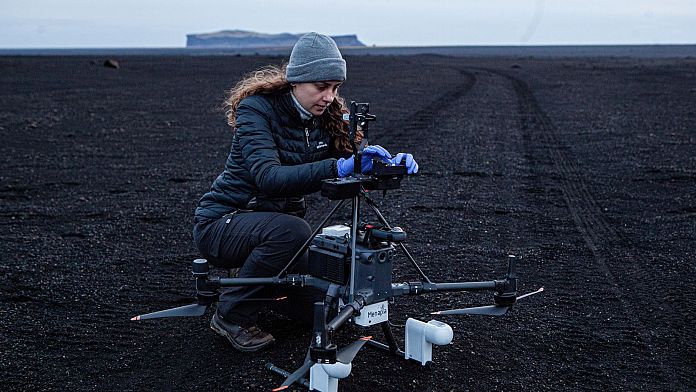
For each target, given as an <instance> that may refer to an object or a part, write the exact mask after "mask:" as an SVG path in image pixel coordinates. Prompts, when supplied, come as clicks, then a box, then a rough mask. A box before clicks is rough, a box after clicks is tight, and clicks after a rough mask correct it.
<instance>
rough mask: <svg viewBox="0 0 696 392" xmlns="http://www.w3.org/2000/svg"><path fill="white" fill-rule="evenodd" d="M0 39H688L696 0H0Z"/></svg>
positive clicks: (51, 43)
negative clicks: (248, 35) (307, 35)
mask: <svg viewBox="0 0 696 392" xmlns="http://www.w3.org/2000/svg"><path fill="white" fill-rule="evenodd" d="M0 2H1V3H2V5H1V7H0V9H1V11H0V48H114V47H121V48H130V47H133V48H139V47H149V48H160V47H162V48H164V47H183V46H185V45H186V34H192V33H207V32H214V31H219V30H236V29H240V30H251V31H257V32H263V33H285V32H288V33H302V32H308V31H317V32H320V33H323V34H328V35H342V34H357V36H358V38H359V39H360V40H361V41H362V42H363V43H365V44H366V45H376V46H439V45H583V44H589V45H596V44H696V0H661V1H645V0H613V1H612V0H607V1H596V0H582V1H580V0H451V1H444V0H429V1H426V0H421V1H416V0H341V1H334V0H311V1H310V0H293V1H290V0H286V1H283V0H246V1H236V0H198V1H193V0H189V1H178V0H168V1H165V0H116V1H107V0H63V1H61V0H0Z"/></svg>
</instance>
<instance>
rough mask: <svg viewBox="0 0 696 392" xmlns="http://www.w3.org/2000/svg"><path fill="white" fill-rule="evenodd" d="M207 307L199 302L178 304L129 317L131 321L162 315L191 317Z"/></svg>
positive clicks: (199, 314)
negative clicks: (177, 305) (176, 306)
mask: <svg viewBox="0 0 696 392" xmlns="http://www.w3.org/2000/svg"><path fill="white" fill-rule="evenodd" d="M207 308H208V306H207V305H201V304H190V305H184V306H179V307H178V308H172V309H166V310H160V311H158V312H152V313H147V314H141V315H140V316H135V317H133V318H131V321H139V320H149V319H156V318H162V317H193V316H202V315H203V313H205V310H206V309H207Z"/></svg>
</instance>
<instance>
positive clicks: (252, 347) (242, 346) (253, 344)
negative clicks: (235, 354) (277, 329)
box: [210, 312, 275, 352]
mask: <svg viewBox="0 0 696 392" xmlns="http://www.w3.org/2000/svg"><path fill="white" fill-rule="evenodd" d="M210 329H212V330H213V331H215V333H217V334H218V335H220V336H222V337H224V338H226V339H227V340H228V341H229V342H230V343H231V344H232V346H233V347H234V348H236V349H237V350H239V351H246V352H253V351H259V350H261V349H262V348H264V347H266V346H270V345H271V344H273V342H275V339H274V338H273V335H271V334H270V333H266V332H263V331H262V330H260V329H259V327H257V326H255V325H254V326H252V327H248V328H244V327H242V326H241V325H237V324H232V323H230V322H227V321H225V320H224V319H223V318H222V317H220V316H218V314H217V312H215V315H214V316H213V318H212V320H210Z"/></svg>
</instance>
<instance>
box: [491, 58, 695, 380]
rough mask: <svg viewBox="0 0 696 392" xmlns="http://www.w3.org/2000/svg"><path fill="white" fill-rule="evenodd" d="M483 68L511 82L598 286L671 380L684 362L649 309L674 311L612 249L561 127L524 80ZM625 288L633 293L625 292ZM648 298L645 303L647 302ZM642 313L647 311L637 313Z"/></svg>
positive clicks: (612, 237) (609, 231)
mask: <svg viewBox="0 0 696 392" xmlns="http://www.w3.org/2000/svg"><path fill="white" fill-rule="evenodd" d="M481 70H483V71H486V72H489V73H492V74H495V75H499V76H502V77H504V78H506V79H508V80H509V81H510V82H511V84H512V88H513V90H514V92H515V94H516V95H517V99H518V115H519V116H520V120H521V130H522V132H524V133H527V134H528V135H530V136H531V139H532V140H534V141H535V143H540V144H541V145H540V146H539V147H540V148H539V150H540V151H545V152H546V153H547V154H548V155H549V157H548V158H550V159H551V161H552V162H553V166H554V168H555V170H556V172H557V174H558V175H557V176H556V178H552V180H554V182H556V183H557V184H558V188H559V190H560V191H561V193H562V196H563V199H564V201H565V203H566V206H567V208H568V211H569V213H570V215H571V217H572V219H573V221H574V223H575V226H576V227H577V229H578V231H579V232H580V234H581V236H582V238H583V240H584V243H585V244H586V245H587V247H588V249H589V250H590V252H591V253H592V255H593V258H594V260H595V264H596V265H597V266H598V268H599V269H600V271H601V272H602V273H603V274H604V275H605V277H606V280H607V285H606V286H605V287H600V288H606V289H608V290H609V291H610V292H611V294H612V295H613V296H614V297H615V298H616V299H617V300H618V301H619V303H620V306H621V310H623V312H624V316H625V318H626V322H624V323H622V326H623V327H625V330H627V331H628V332H630V335H632V336H635V337H636V338H637V339H638V340H639V343H640V344H641V345H642V346H643V348H644V349H645V350H646V352H647V353H648V354H649V356H650V357H651V359H652V361H651V362H652V364H653V365H655V367H656V368H657V369H659V371H660V372H661V373H662V374H661V376H662V378H663V380H672V379H673V378H674V374H673V373H674V372H673V370H674V369H685V368H687V366H686V365H685V364H684V363H682V362H681V360H679V359H678V358H679V357H680V354H679V353H675V352H674V348H670V347H664V346H661V345H660V344H659V343H658V342H657V341H656V339H654V338H653V336H654V330H655V329H659V328H664V327H665V326H664V325H662V323H660V322H659V321H655V318H654V317H652V315H650V314H649V313H650V312H649V310H656V309H662V311H663V312H664V313H666V314H668V315H670V316H672V317H673V315H675V314H676V313H675V311H674V310H673V309H671V307H670V306H669V304H667V303H665V302H660V303H658V302H657V301H656V300H655V298H654V296H653V295H651V294H652V293H651V292H648V291H647V290H646V289H645V287H644V283H646V282H650V274H649V273H648V272H647V271H645V269H643V268H641V267H640V265H639V264H638V263H636V262H630V263H627V262H625V261H624V260H631V261H633V260H635V259H634V258H633V257H627V256H625V255H623V256H622V255H616V254H614V252H613V250H614V249H616V248H617V245H619V244H620V243H621V233H620V232H618V231H617V230H616V229H615V228H614V227H613V226H612V224H611V223H610V222H609V221H607V219H606V218H605V216H604V214H603V213H602V212H601V211H602V210H601V207H600V205H599V204H598V203H597V201H596V200H595V198H594V197H593V195H592V193H591V192H590V190H589V188H588V185H587V182H586V181H585V179H584V174H583V172H582V170H581V168H580V167H579V165H578V163H577V160H576V159H574V158H573V157H571V156H570V154H569V153H568V152H567V150H568V147H567V146H566V145H565V144H564V143H563V141H562V139H561V137H560V135H559V130H558V129H557V128H556V127H555V126H554V124H553V122H552V121H551V119H550V118H549V117H548V115H547V114H546V112H544V110H543V109H542V108H541V106H540V105H539V103H538V101H537V99H536V97H535V95H534V93H533V91H532V90H531V88H530V87H529V86H528V85H527V83H526V82H524V81H523V80H521V79H518V78H516V77H514V76H512V75H509V74H507V73H505V72H502V71H498V70H495V69H488V68H481ZM628 291H630V293H631V294H632V295H633V297H628V296H627V295H626V293H627V292H628ZM646 303H647V304H649V305H648V306H645V304H646ZM641 314H645V315H648V316H646V317H641ZM615 316H617V315H615ZM618 316H620V315H618ZM666 333H669V331H667V332H666ZM668 363H669V364H668ZM681 376H684V374H682V375H681ZM684 381H686V380H684Z"/></svg>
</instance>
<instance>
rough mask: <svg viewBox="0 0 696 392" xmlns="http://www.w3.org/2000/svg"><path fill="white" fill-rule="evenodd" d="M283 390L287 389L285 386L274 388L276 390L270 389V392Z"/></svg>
mask: <svg viewBox="0 0 696 392" xmlns="http://www.w3.org/2000/svg"><path fill="white" fill-rule="evenodd" d="M283 389H288V386H287V385H286V386H284V387H278V388H276V389H272V391H273V392H276V391H282V390H283Z"/></svg>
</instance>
